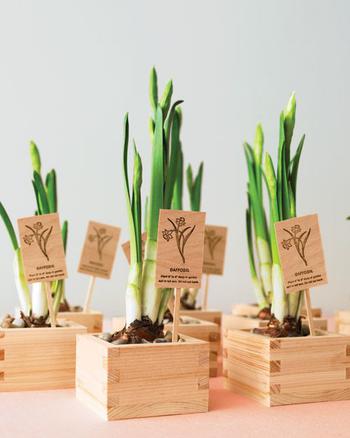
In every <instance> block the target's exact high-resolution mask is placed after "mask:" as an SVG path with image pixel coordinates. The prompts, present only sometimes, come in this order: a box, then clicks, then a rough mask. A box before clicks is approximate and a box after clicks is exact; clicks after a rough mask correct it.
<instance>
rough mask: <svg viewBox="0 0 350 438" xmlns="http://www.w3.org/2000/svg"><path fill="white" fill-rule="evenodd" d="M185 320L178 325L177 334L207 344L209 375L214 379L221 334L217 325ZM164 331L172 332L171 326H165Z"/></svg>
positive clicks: (199, 320) (192, 319)
mask: <svg viewBox="0 0 350 438" xmlns="http://www.w3.org/2000/svg"><path fill="white" fill-rule="evenodd" d="M181 318H186V319H187V322H186V323H181V322H180V323H179V328H178V330H179V333H180V334H181V335H186V336H190V337H191V338H196V339H201V340H202V341H207V342H209V370H210V371H209V375H210V377H216V376H217V375H218V355H219V351H220V344H221V332H220V327H219V325H218V324H216V323H214V322H210V321H203V320H201V319H197V318H190V317H186V316H182V317H181ZM165 329H166V330H172V324H167V325H165Z"/></svg>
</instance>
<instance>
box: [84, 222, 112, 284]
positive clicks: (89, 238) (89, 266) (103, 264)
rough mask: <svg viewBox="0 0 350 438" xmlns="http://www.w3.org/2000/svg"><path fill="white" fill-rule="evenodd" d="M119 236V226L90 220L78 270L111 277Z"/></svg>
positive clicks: (106, 277)
mask: <svg viewBox="0 0 350 438" xmlns="http://www.w3.org/2000/svg"><path fill="white" fill-rule="evenodd" d="M119 236H120V228H119V227H115V226H112V225H107V224H101V223H99V222H94V221H90V222H89V223H88V227H87V231H86V235H85V241H84V245H83V249H82V252H81V255H80V261H79V267H78V272H80V273H82V274H87V275H92V276H94V277H100V278H105V279H109V278H111V275H112V269H113V264H114V259H115V255H116V251H117V245H118V241H119Z"/></svg>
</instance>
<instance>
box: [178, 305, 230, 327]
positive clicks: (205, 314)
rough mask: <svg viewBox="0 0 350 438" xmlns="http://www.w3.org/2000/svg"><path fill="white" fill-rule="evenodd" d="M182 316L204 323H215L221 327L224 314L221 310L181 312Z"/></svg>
mask: <svg viewBox="0 0 350 438" xmlns="http://www.w3.org/2000/svg"><path fill="white" fill-rule="evenodd" d="M180 315H181V316H190V317H191V318H198V319H202V320H204V321H210V322H215V324H218V325H219V327H221V318H222V312H221V311H220V310H184V309H182V310H180Z"/></svg>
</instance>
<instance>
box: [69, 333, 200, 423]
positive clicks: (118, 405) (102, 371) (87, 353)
mask: <svg viewBox="0 0 350 438" xmlns="http://www.w3.org/2000/svg"><path fill="white" fill-rule="evenodd" d="M184 339H185V342H178V343H159V344H134V345H131V344H130V345H129V344H128V345H113V344H110V343H108V342H105V341H103V340H101V339H99V338H98V337H97V336H95V335H85V336H78V338H77V368H76V395H77V398H78V399H79V400H80V401H81V402H83V403H85V404H86V405H87V406H89V407H90V408H91V409H92V410H93V411H95V412H96V413H98V414H100V415H101V416H102V417H103V418H104V419H106V420H118V419H125V418H142V417H153V416H159V415H173V414H189V413H195V412H207V411H208V397H209V389H208V386H209V344H208V343H207V342H204V341H200V340H197V339H192V338H187V337H184Z"/></svg>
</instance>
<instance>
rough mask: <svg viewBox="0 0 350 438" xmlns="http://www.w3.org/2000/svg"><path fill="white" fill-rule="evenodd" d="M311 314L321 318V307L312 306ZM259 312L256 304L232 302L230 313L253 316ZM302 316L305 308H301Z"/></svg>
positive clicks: (304, 313)
mask: <svg viewBox="0 0 350 438" xmlns="http://www.w3.org/2000/svg"><path fill="white" fill-rule="evenodd" d="M311 310H312V316H313V317H314V318H321V317H322V309H321V308H319V307H313V308H312V309H311ZM258 312H259V307H258V305H257V304H234V305H233V306H232V315H235V316H248V317H249V316H251V317H255V316H256V315H257V314H258ZM301 314H302V316H306V309H305V308H303V309H302V310H301Z"/></svg>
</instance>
